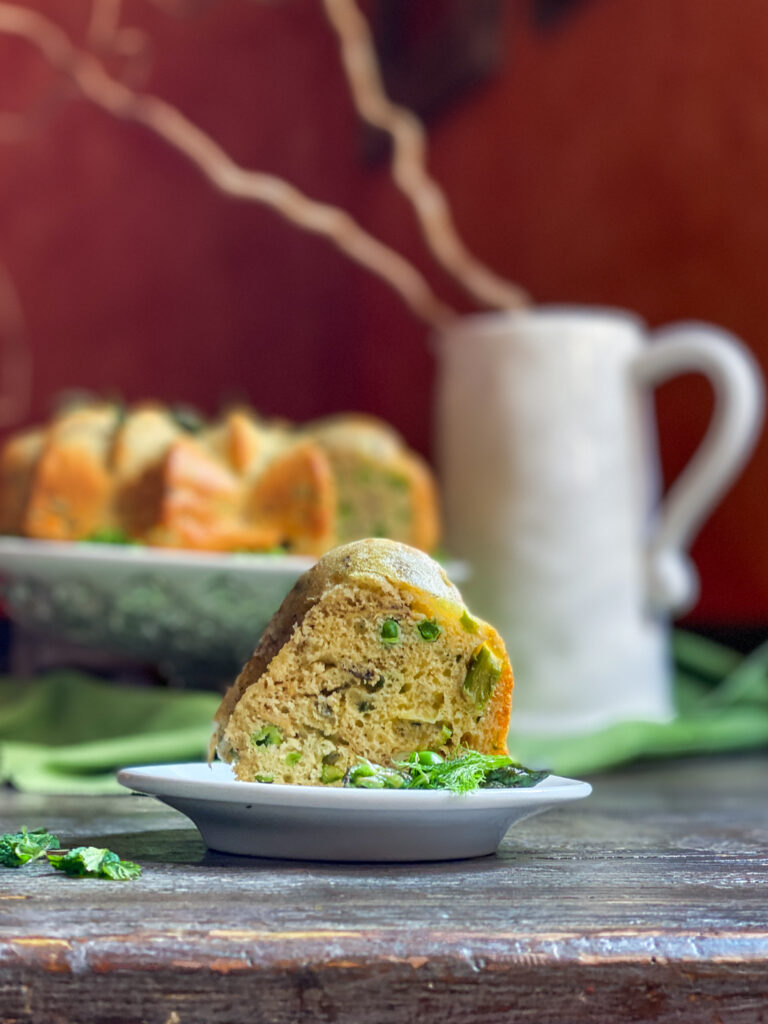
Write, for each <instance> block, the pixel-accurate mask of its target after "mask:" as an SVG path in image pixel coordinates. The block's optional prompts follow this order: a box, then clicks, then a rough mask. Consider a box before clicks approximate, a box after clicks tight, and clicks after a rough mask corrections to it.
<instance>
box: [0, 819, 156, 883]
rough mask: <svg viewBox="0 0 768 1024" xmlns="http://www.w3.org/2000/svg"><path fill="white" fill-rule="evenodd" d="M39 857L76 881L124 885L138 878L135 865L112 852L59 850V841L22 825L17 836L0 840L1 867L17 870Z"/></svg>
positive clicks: (82, 848) (85, 848) (84, 848)
mask: <svg viewBox="0 0 768 1024" xmlns="http://www.w3.org/2000/svg"><path fill="white" fill-rule="evenodd" d="M42 857H47V858H48V863H49V864H50V865H51V867H53V868H55V869H56V870H57V871H63V872H65V874H67V875H72V876H75V877H86V876H90V877H91V878H109V879H111V880H112V881H114V882H126V881H129V880H130V879H132V878H138V877H139V875H140V874H141V868H140V867H139V865H138V864H134V863H133V861H131V860H120V858H119V857H118V855H117V854H116V853H114V852H113V851H112V850H106V849H99V848H98V847H95V846H76V847H75V848H74V849H73V850H62V849H61V843H60V842H59V837H58V836H55V835H53V833H52V832H48V831H47V830H46V829H45V828H35V829H32V830H31V831H30V830H29V829H28V828H27V826H26V825H22V827H21V831H20V832H8V833H6V834H5V835H3V836H0V866H2V867H6V868H20V867H22V866H23V865H25V864H31V863H32V862H33V861H36V860H40V859H41V858H42Z"/></svg>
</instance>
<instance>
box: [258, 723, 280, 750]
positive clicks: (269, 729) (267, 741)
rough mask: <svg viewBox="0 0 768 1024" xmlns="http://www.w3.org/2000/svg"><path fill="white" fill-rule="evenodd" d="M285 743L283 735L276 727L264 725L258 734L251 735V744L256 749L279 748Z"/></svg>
mask: <svg viewBox="0 0 768 1024" xmlns="http://www.w3.org/2000/svg"><path fill="white" fill-rule="evenodd" d="M282 742H283V734H282V733H281V732H280V730H279V729H278V728H277V726H276V725H263V726H262V727H261V729H259V731H258V732H252V733H251V743H253V745H254V746H255V747H279V746H280V744H281V743H282Z"/></svg>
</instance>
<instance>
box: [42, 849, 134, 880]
mask: <svg viewBox="0 0 768 1024" xmlns="http://www.w3.org/2000/svg"><path fill="white" fill-rule="evenodd" d="M48 862H49V864H50V865H51V867H53V868H55V869H56V870H57V871H63V872H64V873H65V874H67V875H70V876H71V877H73V878H85V877H90V878H108V879H110V880H111V881H113V882H128V881H131V880H132V879H134V878H138V877H139V875H140V874H141V868H140V867H139V865H138V864H134V862H133V861H132V860H120V858H119V857H118V855H117V854H116V853H114V852H113V851H112V850H106V849H101V848H99V847H97V846H76V847H75V848H74V849H73V850H66V851H62V852H61V853H51V854H49V855H48Z"/></svg>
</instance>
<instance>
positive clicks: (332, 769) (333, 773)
mask: <svg viewBox="0 0 768 1024" xmlns="http://www.w3.org/2000/svg"><path fill="white" fill-rule="evenodd" d="M343 775H344V769H343V768H337V767H336V765H335V764H324V765H323V767H322V769H321V771H320V781H321V782H324V783H325V784H326V785H328V783H330V782H338V781H339V779H340V778H342V777H343Z"/></svg>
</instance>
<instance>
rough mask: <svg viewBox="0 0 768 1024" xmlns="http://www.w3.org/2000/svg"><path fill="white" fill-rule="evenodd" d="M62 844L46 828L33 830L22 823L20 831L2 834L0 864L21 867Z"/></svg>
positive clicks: (0, 838)
mask: <svg viewBox="0 0 768 1024" xmlns="http://www.w3.org/2000/svg"><path fill="white" fill-rule="evenodd" d="M60 846H61V843H60V842H59V839H58V837H57V836H55V835H53V834H52V833H51V832H48V831H47V829H45V828H34V829H32V830H31V831H30V830H29V829H28V828H27V826H26V825H22V827H21V831H20V832H6V834H5V835H3V836H0V865H2V866H3V867H4V868H20V867H22V866H23V865H24V864H31V863H32V862H33V861H36V860H39V859H40V858H41V857H43V856H44V855H45V854H46V853H47V851H48V850H58V849H59V848H60Z"/></svg>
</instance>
